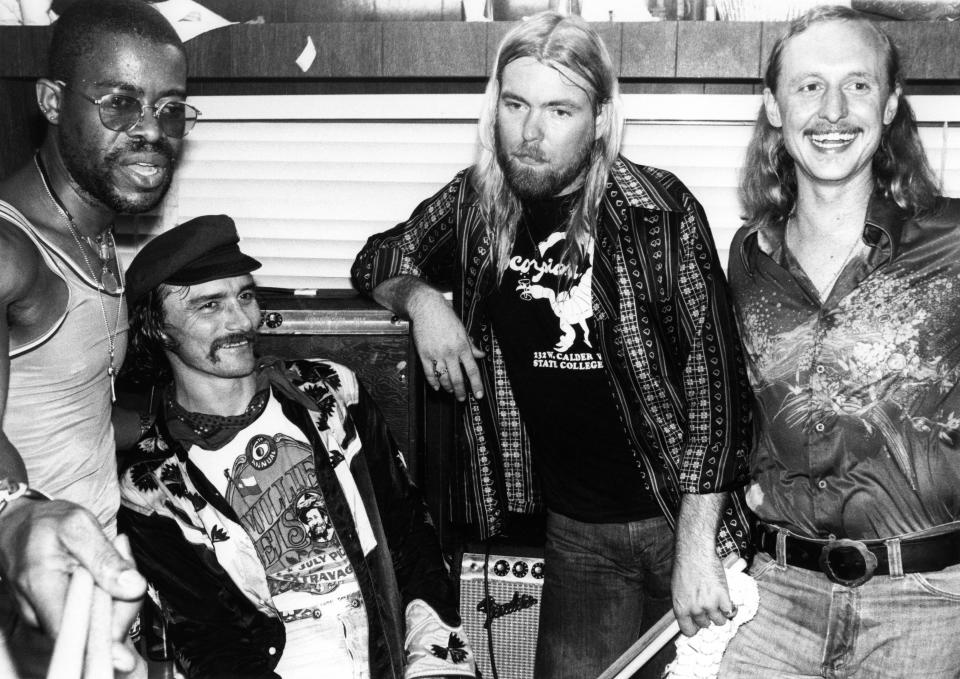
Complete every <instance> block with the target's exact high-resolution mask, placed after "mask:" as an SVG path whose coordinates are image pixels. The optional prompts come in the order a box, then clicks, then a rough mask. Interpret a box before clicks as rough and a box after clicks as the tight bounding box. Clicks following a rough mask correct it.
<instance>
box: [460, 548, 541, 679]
mask: <svg viewBox="0 0 960 679" xmlns="http://www.w3.org/2000/svg"><path fill="white" fill-rule="evenodd" d="M501 551H514V552H515V553H514V554H512V555H504V554H490V555H489V556H488V555H486V554H477V553H470V552H467V553H465V554H464V555H463V561H462V563H461V570H460V617H461V618H462V619H463V629H464V632H466V634H467V638H468V639H469V640H470V644H471V645H472V646H473V650H474V654H475V656H476V660H477V669H478V670H479V674H478V676H480V677H482V678H483V679H492V677H493V676H494V675H493V671H492V667H493V666H494V665H495V666H496V668H497V676H498V677H499V679H531V677H533V663H534V658H535V657H536V648H537V630H538V629H539V626H540V598H541V592H542V589H543V552H542V551H541V550H534V549H524V548H513V549H510V550H501Z"/></svg>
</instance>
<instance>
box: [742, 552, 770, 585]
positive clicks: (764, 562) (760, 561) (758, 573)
mask: <svg viewBox="0 0 960 679" xmlns="http://www.w3.org/2000/svg"><path fill="white" fill-rule="evenodd" d="M776 567H777V560H776V559H774V558H773V557H772V556H770V555H769V554H767V553H766V552H757V553H756V555H754V557H753V564H752V565H751V566H750V570H749V571H747V572H748V573H749V574H750V577H751V578H753V579H754V580H761V579H762V578H763V576H764V575H766V574H767V573H769V572H770V571H771V570H772V569H774V568H776Z"/></svg>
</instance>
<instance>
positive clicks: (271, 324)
mask: <svg viewBox="0 0 960 679" xmlns="http://www.w3.org/2000/svg"><path fill="white" fill-rule="evenodd" d="M261 316H262V317H263V323H264V325H266V326H267V327H268V328H279V327H280V326H281V325H283V314H281V313H279V312H277V311H265V312H263V313H262V314H261Z"/></svg>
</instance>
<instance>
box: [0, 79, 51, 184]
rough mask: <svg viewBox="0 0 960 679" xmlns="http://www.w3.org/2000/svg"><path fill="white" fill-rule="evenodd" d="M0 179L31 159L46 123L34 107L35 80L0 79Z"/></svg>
mask: <svg viewBox="0 0 960 679" xmlns="http://www.w3.org/2000/svg"><path fill="white" fill-rule="evenodd" d="M0 121H2V126H3V128H2V130H3V131H2V133H0V179H3V178H4V177H6V176H8V175H9V174H10V173H12V172H13V171H14V170H16V169H17V168H18V167H20V166H21V165H23V164H24V163H25V162H27V161H28V160H29V159H30V155H31V154H32V153H33V151H34V149H36V148H37V147H38V146H40V142H41V141H43V134H44V131H45V130H46V123H45V121H44V119H43V116H41V115H40V110H39V109H38V108H37V97H36V79H34V78H23V79H14V78H0Z"/></svg>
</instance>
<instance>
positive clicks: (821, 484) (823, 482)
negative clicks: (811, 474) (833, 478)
mask: <svg viewBox="0 0 960 679" xmlns="http://www.w3.org/2000/svg"><path fill="white" fill-rule="evenodd" d="M817 486H819V488H820V490H823V489H824V488H826V487H827V482H826V481H824V480H823V479H820V480H819V481H818V482H817Z"/></svg>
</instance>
